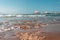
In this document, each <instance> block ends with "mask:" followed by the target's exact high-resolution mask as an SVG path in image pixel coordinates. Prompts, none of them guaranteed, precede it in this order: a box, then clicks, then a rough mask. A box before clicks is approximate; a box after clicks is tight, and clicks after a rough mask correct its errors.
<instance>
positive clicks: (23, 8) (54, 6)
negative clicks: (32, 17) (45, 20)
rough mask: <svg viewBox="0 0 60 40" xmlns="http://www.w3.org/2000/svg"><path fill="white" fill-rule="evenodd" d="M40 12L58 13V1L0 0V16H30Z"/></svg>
mask: <svg viewBox="0 0 60 40" xmlns="http://www.w3.org/2000/svg"><path fill="white" fill-rule="evenodd" d="M35 10H38V11H40V12H44V11H46V10H47V11H48V12H53V11H54V12H60V0H0V14H32V13H33V12H34V11H35Z"/></svg>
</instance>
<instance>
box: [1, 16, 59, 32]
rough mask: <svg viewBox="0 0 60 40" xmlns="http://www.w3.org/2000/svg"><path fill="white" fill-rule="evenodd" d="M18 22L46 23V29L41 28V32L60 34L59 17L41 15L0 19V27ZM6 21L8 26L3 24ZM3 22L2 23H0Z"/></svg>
mask: <svg viewBox="0 0 60 40" xmlns="http://www.w3.org/2000/svg"><path fill="white" fill-rule="evenodd" d="M20 20H32V21H39V22H41V23H47V24H49V25H48V26H47V27H44V28H43V31H46V32H55V31H56V32H60V16H43V15H40V16H39V15H37V16H36V15H35V16H34V15H33V16H31V15H29V16H28V15H23V16H19V17H16V16H14V17H11V16H8V17H5V16H4V17H0V27H3V26H4V27H6V25H7V26H9V25H12V24H13V23H17V22H16V21H20ZM5 21H8V22H10V24H9V25H8V24H5V23H4V22H5ZM1 22H3V23H1Z"/></svg>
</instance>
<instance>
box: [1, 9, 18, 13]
mask: <svg viewBox="0 0 60 40" xmlns="http://www.w3.org/2000/svg"><path fill="white" fill-rule="evenodd" d="M17 11H18V10H17V9H13V8H0V13H2V14H15V13H17Z"/></svg>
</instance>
